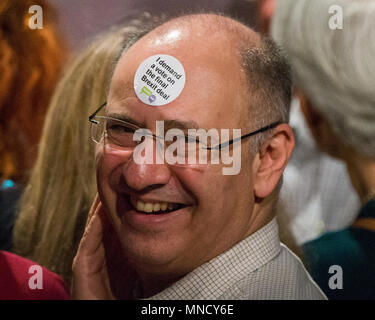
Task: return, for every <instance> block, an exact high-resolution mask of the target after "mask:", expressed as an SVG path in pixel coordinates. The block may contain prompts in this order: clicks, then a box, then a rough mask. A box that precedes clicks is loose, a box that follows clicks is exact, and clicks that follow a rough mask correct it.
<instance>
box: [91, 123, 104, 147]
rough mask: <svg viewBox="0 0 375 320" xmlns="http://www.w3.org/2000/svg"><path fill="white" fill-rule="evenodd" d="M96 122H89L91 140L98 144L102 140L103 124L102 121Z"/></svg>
mask: <svg viewBox="0 0 375 320" xmlns="http://www.w3.org/2000/svg"><path fill="white" fill-rule="evenodd" d="M95 121H97V123H93V122H91V140H93V141H94V142H96V143H100V142H101V140H102V139H103V132H104V130H103V129H104V124H103V121H100V120H99V121H98V120H95Z"/></svg>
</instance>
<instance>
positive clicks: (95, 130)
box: [89, 102, 281, 151]
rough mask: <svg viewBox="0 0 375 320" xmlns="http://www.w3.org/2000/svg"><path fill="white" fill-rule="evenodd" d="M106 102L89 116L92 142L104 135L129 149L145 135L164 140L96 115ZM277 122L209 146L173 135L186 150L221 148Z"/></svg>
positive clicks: (142, 130) (148, 132) (139, 129)
mask: <svg viewBox="0 0 375 320" xmlns="http://www.w3.org/2000/svg"><path fill="white" fill-rule="evenodd" d="M106 104H107V102H105V103H103V104H102V105H101V106H100V107H99V108H98V109H97V110H96V111H95V112H94V113H93V114H92V115H91V116H90V117H89V121H90V123H91V139H92V140H93V141H94V142H96V143H100V142H101V141H102V140H103V138H104V137H107V138H108V141H109V143H111V144H113V145H115V146H117V147H120V148H125V149H131V148H135V147H136V146H137V145H139V144H140V143H141V142H143V141H144V139H145V137H147V136H149V137H152V138H153V139H155V140H156V141H160V139H163V140H164V138H162V137H159V136H156V135H154V134H152V133H150V131H149V130H147V129H144V128H140V127H139V126H136V125H134V124H132V123H129V122H127V121H124V120H120V119H116V118H112V117H106V116H98V115H97V114H98V113H99V112H100V110H101V109H103V108H104V107H105V106H106ZM279 124H281V122H280V121H277V122H273V123H271V124H270V125H267V126H265V127H262V128H260V129H258V130H256V131H253V132H250V133H247V134H245V135H243V136H241V137H237V138H234V139H231V140H228V141H226V142H223V143H220V144H217V145H216V146H209V145H208V144H207V142H202V141H201V139H197V136H189V135H188V134H184V135H183V137H179V136H177V135H174V137H175V138H177V139H176V140H178V141H182V142H183V143H184V146H183V149H185V150H186V151H191V150H192V148H194V149H202V150H221V149H222V148H225V147H228V146H230V145H231V144H233V143H234V142H236V141H241V140H243V139H246V138H248V137H251V136H253V135H256V134H258V133H261V132H265V131H267V130H270V129H273V128H275V127H277V126H278V125H279ZM179 138H181V139H179ZM176 140H175V139H173V141H164V143H165V145H166V146H167V147H168V146H169V145H170V144H172V143H174V142H175V141H176ZM212 140H214V139H211V143H210V144H212V142H213V141H212Z"/></svg>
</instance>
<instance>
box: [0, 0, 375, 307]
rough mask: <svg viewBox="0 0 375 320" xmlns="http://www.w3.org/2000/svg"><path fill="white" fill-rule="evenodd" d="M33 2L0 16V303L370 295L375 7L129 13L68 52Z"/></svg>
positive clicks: (304, 5) (259, 2)
mask: <svg viewBox="0 0 375 320" xmlns="http://www.w3.org/2000/svg"><path fill="white" fill-rule="evenodd" d="M34 2H35V1H29V0H27V1H26V0H25V1H22V2H21V1H20V2H15V1H10V0H9V1H7V0H5V1H2V3H1V4H0V70H1V72H0V84H1V91H0V188H1V189H0V299H130V300H132V299H232V300H233V299H241V300H243V299H254V300H259V299H262V300H263V299H264V300H269V299H282V300H286V299H293V300H294V299H302V300H324V299H327V298H328V299H334V300H342V299H365V300H368V299H370V300H372V299H375V274H374V272H373V270H375V139H374V137H375V90H374V85H375V82H374V80H373V74H374V72H375V63H374V60H373V59H372V57H373V56H374V54H375V38H374V33H373V30H374V29H375V20H374V18H373V17H374V16H375V2H373V1H370V0H361V1H358V0H314V1H311V0H253V1H250V0H249V1H246V0H241V1H228V6H227V7H226V10H225V12H217V13H214V12H215V10H214V9H215V7H214V4H213V5H212V8H211V9H212V10H210V11H207V12H205V11H203V10H201V9H199V10H197V9H194V10H188V9H187V8H185V7H183V8H180V9H179V10H177V9H178V8H177V7H178V6H177V5H176V8H173V10H171V12H166V11H165V10H164V11H163V14H162V15H152V14H150V13H148V12H145V11H151V10H150V8H149V7H148V10H146V9H145V8H141V10H140V12H139V14H137V15H135V16H134V17H133V19H128V20H126V21H122V22H121V23H116V24H114V25H113V26H111V27H110V29H109V30H102V32H100V33H99V34H97V35H95V36H94V37H93V38H92V39H91V40H90V41H89V42H88V44H87V46H86V47H83V48H80V50H78V52H75V51H77V50H74V49H72V48H70V47H69V45H68V43H67V41H66V40H64V34H63V33H61V32H60V31H59V27H58V23H57V21H58V16H59V11H58V10H55V9H54V8H53V7H52V6H51V3H50V2H47V1H46V0H38V4H39V5H40V7H42V8H43V28H42V29H36V30H32V29H30V28H29V26H28V23H27V21H28V19H29V17H30V12H29V7H30V6H31V5H33V4H35V3H34ZM214 2H215V1H214ZM214 2H213V3H214ZM205 9H207V8H205ZM246 11H247V13H246ZM176 12H178V14H176ZM161 58H162V59H163V63H159V61H160V59H161ZM150 61H152V62H150ZM155 65H157V66H156V68H155ZM160 68H164V69H163V70H164V71H165V72H162V69H160ZM155 70H156V71H155ZM158 70H159V71H158ZM177 70H180V71H181V72H180V73H178V72H177ZM157 72H159V73H158V77H159V79H164V80H163V81H165V83H164V82H163V81H161V80H159V83H163V90H164V92H167V93H168V94H169V96H168V94H167V93H166V94H165V95H164V98H165V99H166V100H167V101H162V102H159V101H158V100H157V99H159V96H158V94H157V93H156V92H157V91H156V89H155V95H153V92H152V90H153V89H154V88H156V87H157V85H155V87H153V86H148V84H147V82H145V81H144V80H142V79H145V78H142V74H145V75H148V76H149V78H150V81H151V80H152V79H154V77H155V74H156V73H157ZM153 73H155V74H153ZM139 75H140V76H139ZM145 75H144V76H143V77H146V76H145ZM163 75H165V77H164V78H163ZM168 75H169V76H170V77H168ZM176 75H178V76H176ZM167 77H168V78H167ZM173 77H174V78H173ZM172 78H173V80H172ZM156 79H157V78H156ZM168 79H170V80H168ZM142 81H143V82H142ZM160 81H161V82H160ZM167 82H168V83H169V84H167ZM140 83H141V87H140V86H139V85H140ZM150 83H151V82H150ZM147 86H148V87H147ZM168 86H169V88H168ZM167 88H168V89H167ZM168 90H169V91H168ZM160 96H161V95H160ZM166 97H167V98H166ZM170 97H171V98H170ZM168 99H170V100H169V101H168ZM154 101H158V104H156V105H153V103H154ZM160 123H163V130H164V127H165V133H166V134H165V133H164V132H162V133H160V132H159V127H158V125H159V124H160ZM167 129H170V130H169V131H171V130H172V131H173V130H174V131H173V132H178V134H179V135H180V136H182V139H180V136H179V135H176V136H175V139H174V140H173V139H171V138H170V137H169V138H168V133H169V131H168V132H167ZM198 129H199V130H198ZM227 129H230V130H229V132H233V134H229V135H227V136H225V135H223V134H222V133H223V132H224V131H225V130H227ZM215 130H216V131H217V132H221V136H222V138H220V141H215V139H216V138H215V137H214V135H213V132H214V131H215ZM192 132H200V133H201V134H202V132H208V137H206V140H205V141H202V139H201V138H202V137H201V136H200V135H197V136H192ZM237 132H239V134H238V135H236V133H237ZM139 135H141V136H142V137H141V139H137V137H139ZM154 140H155V141H154ZM165 142H167V145H168V147H166V148H165V149H166V150H165V152H166V153H165V155H162V157H161V160H162V161H160V154H158V150H159V149H158V147H157V146H158V145H160V144H162V145H163V146H164V143H165ZM154 145H155V146H156V151H153V148H151V150H152V151H151V153H149V152H148V150H149V149H148V148H147V147H148V146H154ZM163 148H164V147H163ZM138 150H141V151H140V153H139V154H140V155H141V156H138V158H137V157H135V154H137V152H138ZM162 150H164V149H162ZM181 150H182V151H181ZM186 150H188V151H189V152H190V151H191V150H194V152H196V154H197V155H199V157H200V156H201V154H203V151H204V152H205V153H206V156H207V158H208V159H209V160H212V159H214V158H215V154H216V153H215V152H216V151H218V150H220V151H221V153H220V156H219V157H218V158H217V162H214V161H211V162H207V161H206V162H205V163H201V162H199V163H190V160H191V159H190V158H189V161H188V160H187V159H185V160H186V161H185V162H179V161H180V159H181V154H180V153H181V152H185V151H186ZM168 152H170V153H169V154H168ZM201 152H202V153H201ZM225 152H226V153H225ZM225 155H226V157H227V159H228V158H230V157H232V158H231V159H234V157H238V158H239V159H240V164H241V166H240V170H239V172H238V173H236V174H223V172H225V171H223V169H225V168H226V166H228V162H227V161H226V160H225ZM167 156H170V158H172V159H175V163H171V162H168V163H166V162H165V161H164V160H165V157H167ZM139 159H141V161H139ZM206 160H207V159H206ZM35 266H36V267H35ZM38 266H40V268H38ZM30 268H31V269H30ZM30 270H34V272H35V274H34V276H33V272H30ZM39 272H40V273H42V274H43V280H40V279H39V278H38V273H39ZM31 277H34V278H32V279H34V280H35V285H34V286H33V285H30V281H31V280H30V278H31ZM34 280H33V281H34ZM39 280H40V281H42V282H43V286H42V288H39V287H38V286H39V285H38V281H39Z"/></svg>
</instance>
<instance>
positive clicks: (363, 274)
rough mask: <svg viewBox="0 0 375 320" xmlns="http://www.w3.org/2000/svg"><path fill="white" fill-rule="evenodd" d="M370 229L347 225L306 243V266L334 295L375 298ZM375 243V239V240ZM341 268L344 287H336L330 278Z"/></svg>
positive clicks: (333, 296) (336, 296) (304, 251)
mask: <svg viewBox="0 0 375 320" xmlns="http://www.w3.org/2000/svg"><path fill="white" fill-rule="evenodd" d="M367 233H368V231H367V230H364V229H355V228H347V229H344V230H341V231H335V232H329V233H327V234H324V235H323V236H321V237H319V238H317V239H315V240H312V241H310V242H308V243H306V244H304V245H303V247H302V248H303V255H304V259H305V261H306V266H307V268H308V270H309V271H310V273H311V275H312V277H313V278H314V279H315V280H316V281H317V283H318V284H319V285H320V287H321V288H322V290H323V291H324V292H325V293H326V294H327V296H328V297H329V298H330V299H357V298H360V297H363V298H366V299H367V298H368V297H371V298H372V299H373V297H374V294H373V293H370V294H368V292H371V291H372V292H373V289H374V286H375V277H374V275H373V268H374V260H373V259H371V257H372V255H373V254H372V252H371V251H373V250H369V248H368V243H366V241H368V239H364V238H363V236H366V235H367ZM374 243H375V242H374ZM337 272H340V274H342V278H343V280H344V281H343V282H344V286H343V287H344V288H343V289H341V290H332V289H331V288H330V287H329V280H330V279H331V277H333V276H334V275H335V274H337Z"/></svg>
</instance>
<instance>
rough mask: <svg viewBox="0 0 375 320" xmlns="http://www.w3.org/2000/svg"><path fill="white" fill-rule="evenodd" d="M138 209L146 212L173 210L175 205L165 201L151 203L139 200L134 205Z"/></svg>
mask: <svg viewBox="0 0 375 320" xmlns="http://www.w3.org/2000/svg"><path fill="white" fill-rule="evenodd" d="M136 208H137V210H138V211H143V212H147V213H151V212H158V211H160V210H161V211H165V210H167V209H168V210H173V209H175V208H176V205H175V204H173V203H167V202H156V203H151V202H147V203H144V202H142V201H140V200H138V201H137V206H136Z"/></svg>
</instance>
